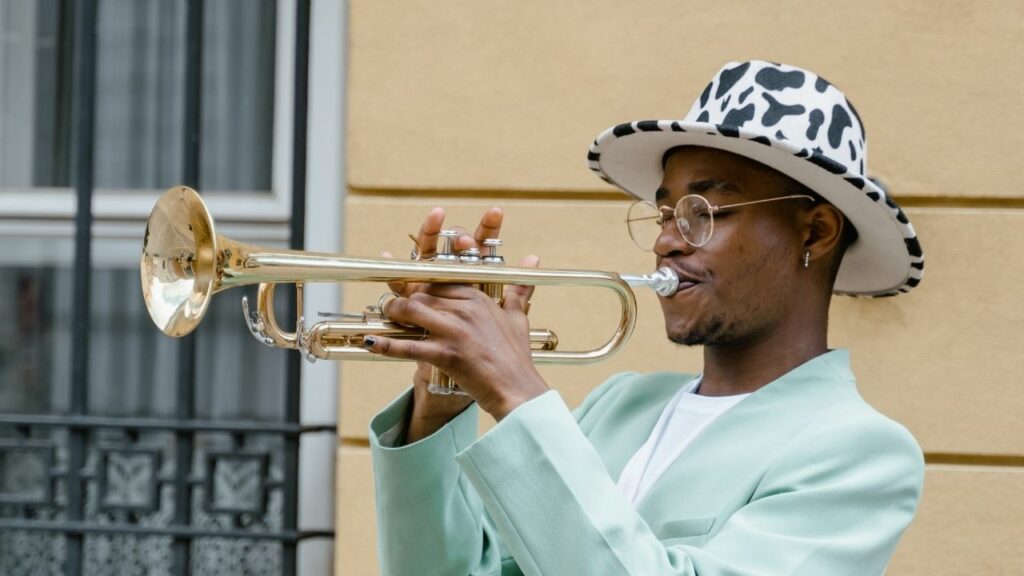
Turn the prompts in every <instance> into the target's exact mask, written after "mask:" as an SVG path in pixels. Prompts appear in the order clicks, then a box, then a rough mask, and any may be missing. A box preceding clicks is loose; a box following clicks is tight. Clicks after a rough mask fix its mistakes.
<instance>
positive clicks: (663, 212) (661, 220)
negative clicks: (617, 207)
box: [626, 194, 815, 252]
mask: <svg viewBox="0 0 1024 576" xmlns="http://www.w3.org/2000/svg"><path fill="white" fill-rule="evenodd" d="M688 198H699V199H700V200H701V201H703V202H704V204H705V205H707V213H708V215H709V216H710V217H711V220H710V222H708V224H707V228H708V233H707V237H706V238H705V239H704V241H703V242H701V243H700V244H697V243H695V242H693V241H691V240H690V239H689V238H687V237H686V236H687V234H688V233H689V230H688V229H687V230H683V224H682V222H681V221H686V224H687V228H689V227H690V221H689V220H686V219H685V218H676V214H678V212H679V207H680V206H681V205H682V203H683V202H685V201H687V199H688ZM796 199H804V200H810V201H811V202H814V201H815V199H814V197H813V196H808V195H806V194H790V195H788V196H776V197H775V198H764V199H761V200H751V201H749V202H739V203H736V204H726V205H723V206H716V205H714V204H712V203H711V201H710V200H708V199H707V198H705V197H703V196H701V195H700V194H687V195H686V196H683V197H682V198H680V199H679V201H677V202H676V205H675V207H674V208H669V207H668V206H658V205H656V204H655V203H654V202H651V201H650V200H637V201H636V202H634V203H632V204H630V206H629V211H627V212H626V214H627V215H626V228H627V230H628V231H629V237H630V238H631V239H632V240H633V243H634V244H636V245H637V246H638V247H639V248H640V249H641V250H644V251H646V252H652V251H654V246H655V245H656V244H657V242H658V237H659V236H660V235H661V234H660V233H659V234H658V236H655V239H654V244H652V245H651V247H650V248H644V247H643V246H642V245H641V244H640V241H639V240H637V238H636V236H635V235H634V234H633V227H632V226H631V223H632V222H640V221H642V220H656V221H657V224H658V226H660V227H661V228H662V230H664V228H665V223H666V222H668V221H669V220H668V213H671V214H672V216H671V219H672V220H673V221H675V223H676V231H677V232H679V237H680V238H682V239H683V242H686V243H687V244H689V245H690V246H693V247H694V248H701V247H703V246H707V244H708V242H711V238H712V236H714V233H715V214H717V213H719V212H721V211H722V210H730V209H732V208H739V207H740V206H749V205H751V204H764V203H767V202H775V201H777V200H796ZM639 204H646V205H648V206H650V207H651V208H653V209H654V210H656V211H658V213H659V215H658V216H647V217H643V218H630V217H629V214H630V213H631V212H632V211H633V208H634V207H635V206H637V205H639Z"/></svg>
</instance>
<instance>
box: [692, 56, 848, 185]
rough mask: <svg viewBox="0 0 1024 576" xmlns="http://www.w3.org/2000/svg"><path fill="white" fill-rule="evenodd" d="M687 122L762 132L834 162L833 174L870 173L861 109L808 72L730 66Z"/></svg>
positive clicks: (760, 64) (757, 64) (758, 64)
mask: <svg viewBox="0 0 1024 576" xmlns="http://www.w3.org/2000/svg"><path fill="white" fill-rule="evenodd" d="M683 121H684V122H694V123H706V124H714V125H717V126H728V127H730V128H735V129H738V130H741V131H743V132H748V133H753V134H760V135H763V136H764V137H766V138H768V139H770V140H774V141H783V142H786V143H787V144H789V145H790V146H793V147H796V148H803V149H804V150H806V151H807V154H808V155H811V156H817V157H818V158H819V159H821V160H823V161H825V162H827V163H829V164H833V163H834V164H833V166H834V169H833V170H832V171H833V172H837V173H843V172H845V173H846V174H849V175H857V176H860V177H864V176H865V175H866V166H867V139H866V138H865V135H864V127H863V125H862V124H861V122H860V117H859V116H858V115H857V112H856V110H855V109H854V108H853V106H852V105H851V104H850V102H849V100H847V98H846V96H845V95H844V94H843V93H842V91H840V90H839V89H838V88H836V87H835V86H833V85H832V84H831V83H830V82H828V81H827V80H825V79H824V78H822V77H820V76H818V75H816V74H814V73H813V72H810V71H808V70H804V69H802V68H797V67H795V66H788V65H785V64H775V63H773V62H765V61H761V60H753V61H749V62H730V63H728V64H726V65H725V66H723V67H722V69H721V70H719V71H718V73H717V74H716V75H715V77H714V78H713V79H712V80H711V83H710V84H708V85H707V87H706V88H704V91H703V92H701V95H700V97H698V98H697V101H696V102H694V103H693V106H692V107H691V108H690V111H689V112H688V113H687V114H686V118H685V119H684V120H683ZM840 166H842V168H844V169H841V168H840Z"/></svg>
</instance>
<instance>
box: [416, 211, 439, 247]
mask: <svg viewBox="0 0 1024 576" xmlns="http://www.w3.org/2000/svg"><path fill="white" fill-rule="evenodd" d="M443 228H444V208H440V207H437V208H433V209H431V210H430V213H429V214H427V218H426V219H425V220H424V221H423V225H422V226H420V231H419V233H418V234H417V235H416V245H417V246H418V247H419V253H420V259H423V260H426V259H428V258H433V257H434V256H435V255H436V254H437V235H438V234H440V233H441V230H442V229H443Z"/></svg>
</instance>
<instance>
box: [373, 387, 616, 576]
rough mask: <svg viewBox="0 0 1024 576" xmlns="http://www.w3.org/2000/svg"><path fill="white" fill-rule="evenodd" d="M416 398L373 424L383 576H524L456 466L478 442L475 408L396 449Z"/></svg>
mask: <svg viewBox="0 0 1024 576" xmlns="http://www.w3.org/2000/svg"><path fill="white" fill-rule="evenodd" d="M621 376H622V375H620V376H615V377H612V378H610V379H609V380H608V381H607V382H605V383H604V384H603V385H601V386H600V387H598V388H597V389H596V390H594V391H593V392H592V393H591V394H590V395H588V397H587V398H586V399H585V400H584V402H583V404H582V405H581V406H580V407H579V408H578V409H577V415H578V416H580V417H582V416H583V415H585V414H586V413H587V412H588V411H589V410H590V407H591V406H593V405H594V404H595V403H596V402H597V400H598V399H599V398H600V397H602V396H603V395H604V393H605V392H606V391H607V390H608V389H610V388H611V387H612V386H613V385H614V383H615V382H616V381H617V380H618V379H619V378H621ZM411 396H412V392H411V389H410V390H408V391H406V392H405V393H404V394H402V395H401V396H399V397H398V398H397V399H396V400H395V401H393V402H392V403H391V404H390V405H389V406H388V407H387V408H385V409H384V410H383V411H381V412H380V413H379V414H378V415H377V416H375V417H374V418H373V420H372V421H371V422H370V432H369V438H370V450H371V453H372V456H373V471H374V484H375V490H376V495H375V497H376V505H377V538H378V556H379V562H380V566H381V573H382V574H384V575H385V576H405V575H416V576H429V575H431V574H439V575H440V574H443V575H445V576H451V575H453V574H466V575H499V574H510V575H515V574H521V573H522V572H521V571H520V570H519V567H518V566H517V565H516V563H515V561H514V560H513V559H512V557H511V556H510V555H509V553H508V552H507V550H505V548H504V546H503V545H502V542H501V538H500V536H499V534H498V532H497V530H496V529H495V527H494V525H493V523H492V522H491V520H490V518H489V517H488V515H487V514H486V512H485V510H484V507H483V504H482V502H481V501H480V497H479V495H478V494H477V492H476V490H475V489H473V487H472V486H471V485H470V484H469V480H468V479H467V478H466V476H465V475H464V474H463V473H462V469H461V467H460V466H459V465H458V464H457V463H456V461H455V457H456V455H457V454H458V453H459V452H462V451H463V450H465V449H466V448H467V447H468V446H469V445H470V444H472V443H473V442H474V441H475V440H476V433H477V424H478V420H479V413H478V409H477V407H476V405H475V404H474V405H472V406H470V407H469V408H467V409H466V410H465V411H464V412H462V413H461V414H459V415H458V416H457V417H456V418H454V419H453V420H452V421H451V422H449V423H448V424H446V425H445V426H444V427H442V428H441V429H440V430H438V431H437V432H435V433H434V434H432V435H430V436H429V437H427V438H424V439H422V440H420V441H419V442H415V443H413V444H410V445H407V446H398V447H396V446H394V445H393V444H394V441H393V440H394V438H396V437H402V436H404V428H403V426H404V424H403V422H404V420H405V415H406V413H407V410H408V407H409V402H410V400H411Z"/></svg>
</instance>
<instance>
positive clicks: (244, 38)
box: [0, 0, 276, 190]
mask: <svg viewBox="0 0 1024 576" xmlns="http://www.w3.org/2000/svg"><path fill="white" fill-rule="evenodd" d="M204 5H205V13H204V32H203V69H202V77H201V90H202V101H201V115H202V117H201V121H202V123H201V132H202V134H201V150H202V162H201V168H200V169H201V174H200V187H201V188H203V189H205V190H269V189H270V182H271V165H272V142H273V108H274V71H275V31H276V2H275V1H274V0H208V1H207V2H205V4H204ZM185 6H186V3H185V2H184V1H182V0H100V2H99V11H98V24H97V26H98V38H97V60H98V62H97V94H96V103H97V104H96V119H95V129H96V135H95V182H96V186H97V187H99V188H114V189H139V188H147V189H162V188H166V187H168V186H171V185H173V184H175V183H178V182H179V181H180V180H181V170H182V162H183V161H182V148H183V137H184V136H183V133H182V123H183V115H184V85H185V82H184V80H185V76H184V75H185ZM73 9H74V3H70V2H60V1H59V0H40V1H36V0H0V39H2V40H0V187H6V188H12V187H20V188H23V187H28V186H68V185H69V184H70V182H71V181H72V174H71V171H72V170H73V165H74V164H73V161H72V158H71V156H72V153H71V150H73V146H72V145H71V143H72V142H73V135H72V133H71V113H72V107H73V105H74V102H73V99H72V76H71V64H72V61H73V58H74V50H73V49H74V30H72V29H71V23H72V22H73V16H74V14H73Z"/></svg>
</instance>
